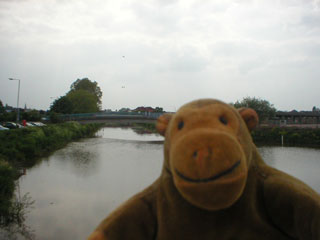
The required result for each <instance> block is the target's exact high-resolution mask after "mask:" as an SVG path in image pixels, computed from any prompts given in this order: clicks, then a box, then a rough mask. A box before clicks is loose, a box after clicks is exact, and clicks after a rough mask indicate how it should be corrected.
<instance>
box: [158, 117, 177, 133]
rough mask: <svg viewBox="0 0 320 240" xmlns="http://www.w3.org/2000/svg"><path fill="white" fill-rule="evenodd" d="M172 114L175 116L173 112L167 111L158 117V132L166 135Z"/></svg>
mask: <svg viewBox="0 0 320 240" xmlns="http://www.w3.org/2000/svg"><path fill="white" fill-rule="evenodd" d="M172 116H173V114H172V113H165V114H162V115H161V116H160V117H159V118H158V120H157V123H156V128H157V130H158V133H160V134H161V135H162V136H165V135H166V130H167V127H168V125H169V122H170V120H171V118H172Z"/></svg>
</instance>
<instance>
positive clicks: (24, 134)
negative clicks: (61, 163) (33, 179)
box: [0, 122, 101, 166]
mask: <svg viewBox="0 0 320 240" xmlns="http://www.w3.org/2000/svg"><path fill="white" fill-rule="evenodd" d="M100 126H101V125H99V124H86V125H80V124H79V123H76V122H69V123H63V124H54V125H48V126H44V127H30V128H22V129H12V130H9V131H1V132H0V159H3V160H5V161H7V162H9V163H10V164H11V165H13V166H15V165H16V163H18V165H20V166H30V165H32V164H34V163H35V161H36V159H37V158H39V157H42V156H45V155H46V154H48V153H50V152H52V151H54V150H56V149H59V148H61V147H63V146H65V145H66V144H67V143H69V142H71V141H74V140H76V139H79V138H82V137H88V136H91V135H93V134H94V133H95V132H96V131H97V130H98V129H99V128H100Z"/></svg>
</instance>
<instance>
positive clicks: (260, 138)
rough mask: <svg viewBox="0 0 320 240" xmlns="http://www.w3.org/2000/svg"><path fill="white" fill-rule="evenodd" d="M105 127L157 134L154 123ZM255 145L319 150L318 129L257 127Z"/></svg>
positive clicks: (254, 138)
mask: <svg viewBox="0 0 320 240" xmlns="http://www.w3.org/2000/svg"><path fill="white" fill-rule="evenodd" d="M106 126H107V127H131V128H133V129H134V131H135V132H136V133H138V134H148V133H157V130H156V127H155V123H131V124H129V123H126V124H121V123H112V124H108V125H106ZM251 135H252V139H253V141H254V143H256V144H257V145H260V146H262V145H272V146H281V145H282V144H283V145H284V146H299V147H314V148H320V128H301V127H299V128H295V127H287V128H286V127H272V128H270V127H259V128H257V129H255V130H254V131H253V132H252V134H251Z"/></svg>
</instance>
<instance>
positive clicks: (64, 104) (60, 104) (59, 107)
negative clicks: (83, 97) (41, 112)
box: [50, 96, 73, 114]
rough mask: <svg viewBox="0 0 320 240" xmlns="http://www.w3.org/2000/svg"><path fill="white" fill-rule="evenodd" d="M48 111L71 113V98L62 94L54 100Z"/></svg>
mask: <svg viewBox="0 0 320 240" xmlns="http://www.w3.org/2000/svg"><path fill="white" fill-rule="evenodd" d="M50 111H51V112H56V113H63V114H67V113H72V112H73V105H72V102H71V100H70V99H69V98H68V97H67V96H62V97H60V98H58V99H56V100H54V102H53V103H52V105H51V107H50Z"/></svg>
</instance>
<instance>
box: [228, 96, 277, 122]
mask: <svg viewBox="0 0 320 240" xmlns="http://www.w3.org/2000/svg"><path fill="white" fill-rule="evenodd" d="M233 106H234V107H235V108H241V107H249V108H252V109H254V110H255V111H256V112H257V114H258V116H259V119H260V121H264V120H267V119H270V118H272V117H274V116H275V114H276V111H277V110H276V108H275V107H274V106H273V104H271V103H269V102H268V101H267V100H263V99H260V98H255V97H245V98H243V99H242V100H241V101H236V102H235V103H234V104H233Z"/></svg>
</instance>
